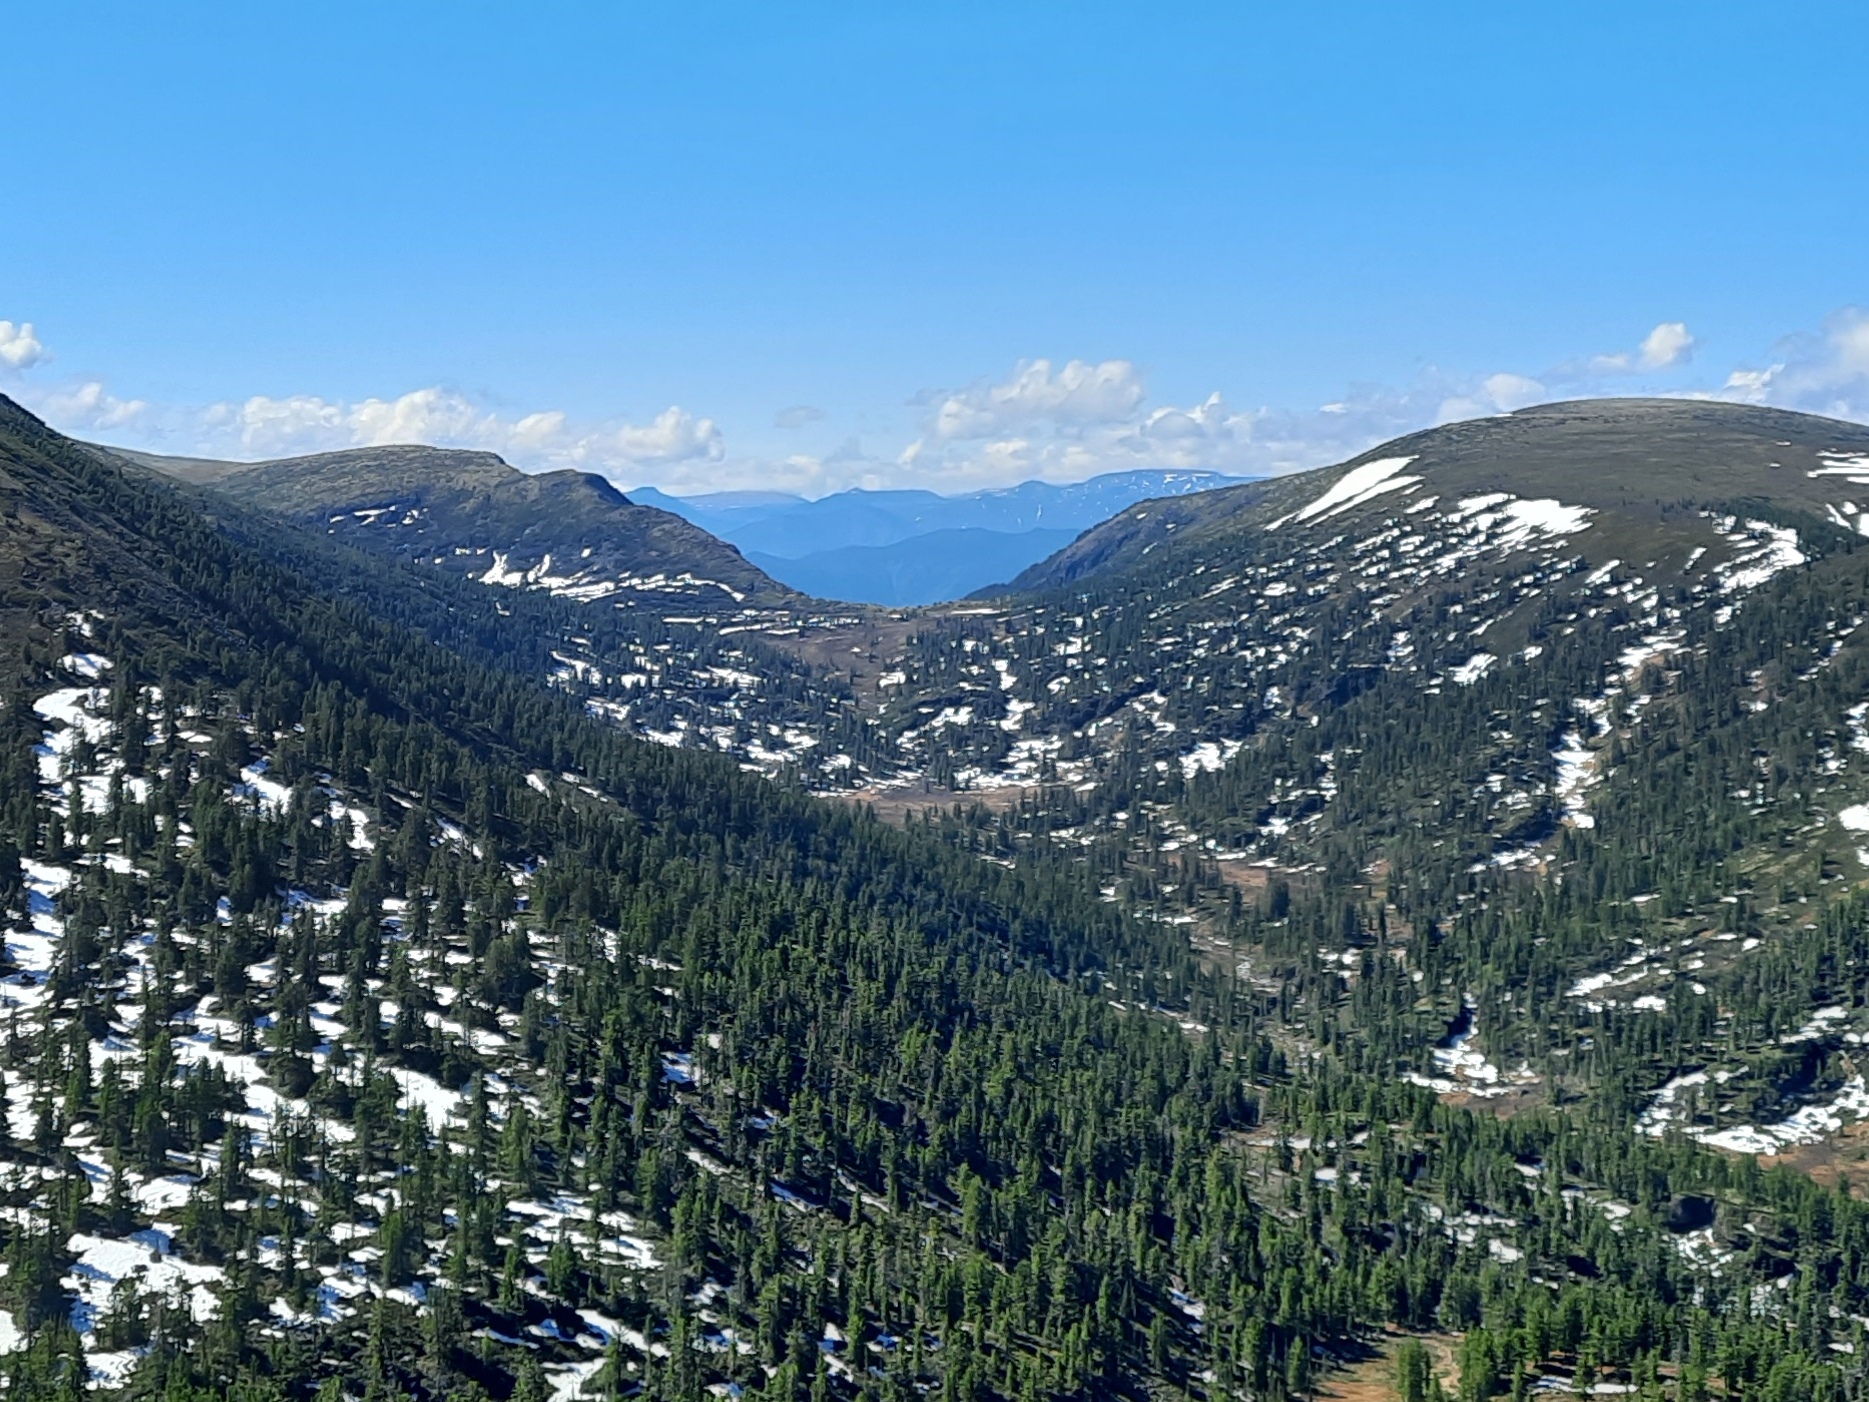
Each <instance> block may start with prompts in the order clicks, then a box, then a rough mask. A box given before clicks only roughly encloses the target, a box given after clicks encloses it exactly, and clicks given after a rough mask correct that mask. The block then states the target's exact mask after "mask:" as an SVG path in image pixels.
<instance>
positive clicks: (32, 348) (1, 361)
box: [0, 321, 45, 370]
mask: <svg viewBox="0 0 1869 1402" xmlns="http://www.w3.org/2000/svg"><path fill="white" fill-rule="evenodd" d="M44 359H45V347H44V346H43V345H41V344H40V342H39V338H38V337H37V336H35V335H33V331H32V323H31V322H30V321H22V322H20V323H19V324H18V325H14V323H12V322H10V321H0V365H5V366H6V367H7V368H8V369H9V370H27V369H30V368H31V367H32V366H34V365H37V364H38V363H39V362H40V361H42V360H44Z"/></svg>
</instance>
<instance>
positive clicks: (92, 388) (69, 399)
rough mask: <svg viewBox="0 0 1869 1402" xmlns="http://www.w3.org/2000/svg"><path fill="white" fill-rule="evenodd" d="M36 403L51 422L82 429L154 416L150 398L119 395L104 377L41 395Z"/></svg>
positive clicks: (114, 425)
mask: <svg viewBox="0 0 1869 1402" xmlns="http://www.w3.org/2000/svg"><path fill="white" fill-rule="evenodd" d="M32 407H34V408H35V409H36V410H37V411H38V412H39V414H40V415H41V416H43V417H44V418H45V419H47V420H48V421H49V422H52V423H54V424H57V425H58V426H59V427H61V428H69V429H72V430H74V431H78V432H92V433H102V432H107V431H109V430H112V429H121V428H129V427H133V426H135V425H137V424H140V423H142V422H143V421H144V420H146V419H147V418H148V417H149V416H150V405H149V404H148V402H147V401H145V400H141V399H119V398H118V397H117V396H116V395H114V394H112V393H111V392H110V391H109V390H107V389H105V388H104V383H103V381H102V380H85V381H82V382H80V383H77V384H71V385H65V386H62V387H60V388H57V389H53V390H51V391H50V392H48V393H45V394H41V395H37V396H35V397H34V402H33V406H32Z"/></svg>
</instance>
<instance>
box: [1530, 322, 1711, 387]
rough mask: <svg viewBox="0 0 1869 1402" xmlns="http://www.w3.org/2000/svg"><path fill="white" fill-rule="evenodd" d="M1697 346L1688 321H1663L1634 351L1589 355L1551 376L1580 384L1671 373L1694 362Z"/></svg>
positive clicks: (1552, 372) (1551, 372) (1565, 381)
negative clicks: (1646, 374) (1644, 373)
mask: <svg viewBox="0 0 1869 1402" xmlns="http://www.w3.org/2000/svg"><path fill="white" fill-rule="evenodd" d="M1697 344H1698V342H1697V341H1696V340H1695V338H1694V333H1693V332H1691V331H1689V330H1688V329H1687V323H1686V322H1685V321H1663V322H1660V323H1658V324H1657V325H1656V326H1655V328H1654V329H1653V330H1652V331H1650V332H1649V333H1648V334H1647V335H1646V336H1644V337H1643V338H1642V340H1641V342H1640V343H1639V344H1638V345H1637V346H1636V347H1635V348H1634V349H1632V350H1619V351H1612V352H1609V353H1607V354H1604V355H1592V356H1587V357H1585V358H1584V359H1583V360H1573V361H1569V362H1566V363H1565V364H1563V365H1560V366H1557V367H1556V368H1555V369H1553V370H1552V371H1550V372H1549V373H1550V377H1551V378H1552V379H1553V380H1555V381H1557V382H1559V383H1566V384H1578V383H1582V382H1587V381H1589V380H1592V379H1599V378H1608V377H1613V376H1617V375H1635V374H1640V373H1642V372H1643V371H1654V370H1670V369H1674V368H1676V367H1679V366H1683V365H1686V364H1687V363H1688V362H1689V361H1691V360H1692V359H1693V358H1694V347H1695V346H1696V345H1697Z"/></svg>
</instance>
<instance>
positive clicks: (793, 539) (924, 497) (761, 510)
mask: <svg viewBox="0 0 1869 1402" xmlns="http://www.w3.org/2000/svg"><path fill="white" fill-rule="evenodd" d="M1244 480H1247V479H1244V478H1238V477H1227V476H1223V475H1222V474H1220V473H1217V472H1170V471H1161V470H1148V471H1140V472H1109V473H1105V474H1104V475H1103V476H1101V477H1093V478H1091V479H1090V480H1089V481H1087V482H1072V483H1068V484H1065V485H1062V486H1060V485H1056V484H1053V483H1050V482H1022V483H1020V484H1019V485H1018V486H1016V487H995V488H993V489H991V490H988V491H979V492H967V493H964V494H961V495H958V496H942V495H940V494H939V493H937V492H929V491H887V492H871V491H864V490H862V489H861V488H852V489H851V490H850V491H846V492H837V493H834V494H833V495H831V496H828V497H820V498H819V499H818V500H816V501H807V500H805V499H804V498H802V497H795V496H787V495H786V494H784V493H781V492H715V493H710V494H708V495H705V496H693V497H677V496H671V495H669V494H667V493H664V492H659V491H657V490H656V489H655V488H653V487H645V488H639V489H637V490H635V491H632V492H631V493H630V498H631V500H633V501H636V502H639V503H641V504H643V505H645V506H656V507H660V508H661V509H662V510H664V511H672V512H674V513H675V514H676V515H677V516H683V517H686V518H687V519H688V520H690V521H692V522H694V523H695V524H696V525H697V526H700V527H702V528H703V529H704V530H707V531H710V532H712V533H713V534H714V535H717V536H719V537H720V538H721V539H722V540H728V541H732V542H733V543H734V544H735V545H737V546H739V547H740V548H741V549H742V550H746V551H758V552H759V553H760V554H762V555H777V556H782V557H785V558H788V559H798V558H800V557H802V556H805V555H811V554H817V553H820V552H823V551H827V550H835V549H838V548H839V547H841V546H848V545H891V544H894V543H895V542H896V541H900V540H908V539H910V538H911V537H913V536H919V535H926V534H928V533H929V532H930V531H942V530H961V529H976V530H985V531H999V532H1021V531H1033V530H1052V531H1083V530H1087V529H1088V528H1089V527H1091V526H1094V525H1096V524H1098V523H1099V522H1101V521H1104V520H1107V519H1108V518H1109V517H1111V516H1113V515H1115V514H1116V513H1117V512H1119V511H1121V510H1123V509H1124V508H1125V507H1128V506H1132V505H1134V504H1135V503H1136V502H1139V501H1145V500H1147V499H1149V498H1150V497H1164V496H1182V495H1185V494H1187V493H1189V492H1204V491H1209V490H1211V489H1213V488H1215V487H1228V486H1233V485H1235V484H1236V483H1238V482H1241V481H1244ZM980 582H981V583H983V584H985V583H991V582H992V581H990V580H982V581H980Z"/></svg>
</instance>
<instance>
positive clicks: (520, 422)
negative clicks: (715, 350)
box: [196, 387, 723, 471]
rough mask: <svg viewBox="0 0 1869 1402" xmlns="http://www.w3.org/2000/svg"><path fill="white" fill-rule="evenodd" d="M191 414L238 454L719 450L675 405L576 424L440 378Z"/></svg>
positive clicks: (656, 459)
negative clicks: (480, 398) (413, 449)
mask: <svg viewBox="0 0 1869 1402" xmlns="http://www.w3.org/2000/svg"><path fill="white" fill-rule="evenodd" d="M196 422H197V425H198V428H199V430H200V431H201V434H202V435H203V436H205V437H206V439H207V440H208V442H207V444H205V445H201V446H204V447H206V448H212V449H215V450H218V451H223V452H229V453H232V454H234V455H237V456H239V457H243V458H271V457H292V456H298V455H300V454H305V453H317V452H328V451H330V450H332V449H336V448H359V447H382V446H384V445H386V444H391V443H431V444H434V445H436V446H439V447H450V448H480V449H485V450H486V451H489V452H495V453H500V454H502V455H505V456H508V457H511V458H513V459H514V460H516V461H518V462H519V463H521V464H523V465H525V466H528V467H569V466H578V467H585V468H589V469H591V470H594V471H615V470H621V469H627V468H630V467H633V466H636V465H642V464H669V463H679V462H686V461H689V460H693V459H703V460H707V461H718V460H719V459H720V458H721V457H722V456H723V445H722V441H721V433H720V428H719V426H718V425H716V424H715V422H714V421H713V420H712V419H705V418H696V417H695V416H694V415H692V414H690V413H688V411H687V410H685V409H682V408H680V407H678V406H671V407H670V408H668V409H666V410H664V411H663V412H662V413H661V414H659V415H657V416H656V417H655V418H654V419H653V420H652V421H651V422H649V423H648V424H645V425H638V424H633V423H628V422H611V423H607V424H600V425H595V426H586V427H583V428H578V427H574V426H573V425H572V423H571V421H570V419H569V417H568V416H567V415H566V414H565V413H564V412H563V411H562V410H557V409H550V410H543V411H540V412H536V413H530V414H525V415H522V416H521V417H519V418H517V419H509V418H506V417H503V416H502V415H500V414H498V413H496V412H494V411H492V410H489V409H486V408H484V407H482V406H480V405H478V404H475V403H474V402H473V401H472V400H470V399H468V398H467V397H466V396H464V395H461V394H458V393H456V392H455V391H453V390H446V389H442V388H439V387H430V388H428V389H418V390H411V391H410V392H409V393H408V394H404V395H401V396H399V397H397V398H395V399H375V398H371V399H363V400H359V401H357V402H355V403H344V402H342V401H337V400H329V399H323V398H320V397H319V396H317V395H291V396H288V397H286V398H283V399H274V398H271V397H269V396H266V395H254V396H253V397H251V398H249V399H247V400H244V401H243V402H241V403H238V404H232V403H225V404H215V405H210V406H209V407H208V408H207V409H205V410H203V411H201V412H200V413H199V415H197V416H196Z"/></svg>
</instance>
